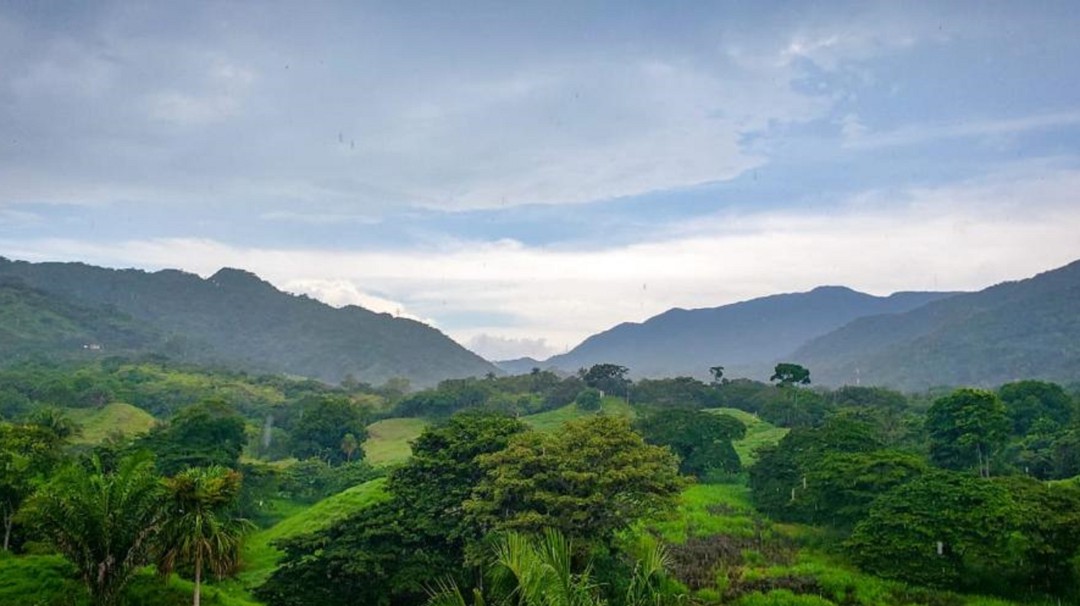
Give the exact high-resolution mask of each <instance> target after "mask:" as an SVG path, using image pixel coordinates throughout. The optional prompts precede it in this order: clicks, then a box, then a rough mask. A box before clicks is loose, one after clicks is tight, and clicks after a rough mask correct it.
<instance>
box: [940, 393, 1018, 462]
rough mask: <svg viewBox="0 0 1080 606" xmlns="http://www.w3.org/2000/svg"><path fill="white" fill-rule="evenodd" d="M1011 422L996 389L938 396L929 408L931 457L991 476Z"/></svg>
mask: <svg viewBox="0 0 1080 606" xmlns="http://www.w3.org/2000/svg"><path fill="white" fill-rule="evenodd" d="M1008 428H1009V421H1008V417H1007V416H1006V414H1005V405H1004V404H1002V403H1001V400H1000V399H999V398H998V397H997V395H995V394H994V393H993V392H990V391H985V390H981V389H971V388H963V389H958V390H956V391H954V392H952V393H951V394H949V395H947V396H944V397H941V398H938V399H937V400H935V401H934V403H933V404H932V405H931V406H930V409H929V410H927V411H926V431H927V433H928V434H929V437H930V459H931V460H932V461H933V462H934V464H935V465H938V466H939V467H943V468H945V469H954V470H960V469H976V470H977V471H978V472H979V475H981V476H983V477H990V470H991V462H992V461H993V458H994V455H995V454H996V453H997V452H998V451H999V450H1000V449H1001V447H1002V446H1003V445H1004V444H1005V439H1006V437H1007V435H1008Z"/></svg>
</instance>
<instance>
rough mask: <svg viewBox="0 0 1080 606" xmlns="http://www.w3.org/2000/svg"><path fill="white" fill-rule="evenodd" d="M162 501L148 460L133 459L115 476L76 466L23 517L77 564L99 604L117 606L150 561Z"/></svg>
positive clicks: (30, 505)
mask: <svg viewBox="0 0 1080 606" xmlns="http://www.w3.org/2000/svg"><path fill="white" fill-rule="evenodd" d="M160 498H161V485H160V484H159V482H158V479H157V477H156V476H155V475H154V473H153V463H152V462H151V461H149V460H147V459H145V458H129V459H127V460H125V461H123V462H122V464H121V465H120V466H119V468H118V469H117V470H116V471H114V472H105V471H103V470H102V469H101V467H100V465H94V466H92V467H91V468H87V467H84V466H78V465H73V466H70V467H68V468H67V469H65V470H64V471H62V472H61V473H59V474H57V475H56V476H55V477H53V479H52V480H51V481H50V482H49V484H48V485H46V486H45V487H43V488H42V489H41V490H40V491H38V492H37V493H36V494H35V495H34V497H33V498H32V499H31V500H30V502H29V503H28V507H27V510H26V511H25V512H24V514H25V516H24V519H26V520H27V521H29V522H30V523H33V524H35V525H36V527H37V528H38V529H40V531H41V532H42V533H43V534H44V535H45V536H46V537H47V538H48V540H49V541H50V542H51V543H52V544H53V545H54V546H55V547H56V548H57V549H58V550H59V551H60V552H61V553H62V554H64V556H65V557H66V558H67V559H68V560H69V561H71V562H72V563H73V564H74V565H75V567H76V569H78V571H79V575H80V576H81V578H82V580H83V583H84V584H85V586H86V588H87V590H88V591H89V593H90V596H91V601H92V602H93V603H94V604H96V605H100V606H112V605H113V604H115V603H117V601H118V600H119V598H120V595H121V592H122V590H123V588H124V586H125V585H126V584H127V583H128V582H129V581H130V580H131V578H132V577H133V575H134V574H135V573H136V571H137V570H138V568H139V567H140V566H143V565H145V564H146V563H147V561H148V557H149V554H150V552H151V549H152V548H153V538H154V534H155V532H156V531H157V530H158V526H159V524H160V522H161V519H162V508H161V503H160Z"/></svg>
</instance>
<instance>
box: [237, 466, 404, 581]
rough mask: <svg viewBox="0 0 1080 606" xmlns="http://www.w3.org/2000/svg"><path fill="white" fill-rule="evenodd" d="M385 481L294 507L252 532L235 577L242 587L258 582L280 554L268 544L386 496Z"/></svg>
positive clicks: (321, 525) (326, 523)
mask: <svg viewBox="0 0 1080 606" xmlns="http://www.w3.org/2000/svg"><path fill="white" fill-rule="evenodd" d="M385 484H386V479H385V478H379V479H377V480H372V481H370V482H365V483H363V484H360V485H359V486H353V487H352V488H350V489H348V490H345V491H343V492H340V493H338V494H336V495H334V496H331V497H327V498H325V499H323V500H321V501H319V502H318V503H315V504H314V505H312V506H310V507H304V506H297V509H296V513H295V514H293V515H291V516H289V517H287V518H285V519H283V520H281V521H280V522H278V523H277V524H274V525H273V526H271V527H270V528H266V529H264V530H260V531H258V532H256V533H254V534H252V535H251V536H249V537H248V538H247V541H246V542H245V543H244V553H243V559H244V570H243V571H242V572H241V573H240V574H239V575H238V577H237V579H238V580H239V582H240V583H241V584H242V585H243V586H244V587H254V586H256V585H259V584H261V583H262V582H263V581H265V580H266V577H268V576H269V575H270V573H271V572H273V570H274V566H276V565H277V561H278V558H280V557H281V551H279V550H278V549H277V548H276V547H274V546H273V545H272V544H271V543H273V542H274V541H277V540H278V539H286V538H289V537H295V536H298V535H302V534H307V533H310V532H315V531H316V530H322V529H323V528H327V527H329V526H330V525H331V524H333V523H334V522H336V521H337V520H340V519H342V518H344V517H345V516H347V515H349V514H350V513H353V512H355V511H358V510H360V509H363V508H364V507H367V506H368V505H371V504H373V503H378V502H379V501H382V500H384V499H386V498H387V495H386V492H385V491H384V489H383V488H384V486H385Z"/></svg>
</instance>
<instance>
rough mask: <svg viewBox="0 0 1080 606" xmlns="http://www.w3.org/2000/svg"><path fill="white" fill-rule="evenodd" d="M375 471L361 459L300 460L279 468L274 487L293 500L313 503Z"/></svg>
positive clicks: (348, 486) (360, 482) (368, 476)
mask: <svg viewBox="0 0 1080 606" xmlns="http://www.w3.org/2000/svg"><path fill="white" fill-rule="evenodd" d="M379 474H380V472H378V471H376V470H375V469H374V468H372V467H371V465H369V464H368V463H367V462H365V461H352V462H349V463H342V464H340V465H336V466H335V465H330V464H329V463H327V462H326V461H324V460H323V459H304V460H302V461H297V462H295V463H293V464H292V465H289V466H288V467H285V468H284V469H283V470H282V471H281V474H280V475H281V477H280V481H279V484H278V488H279V490H280V492H281V493H282V494H283V495H285V496H287V497H288V498H290V499H292V500H294V501H299V502H302V503H314V502H316V501H319V500H321V499H324V498H326V497H329V496H331V495H335V494H337V493H339V492H341V491H343V490H345V489H347V488H350V487H352V486H356V485H357V484H363V483H364V482H367V481H368V480H372V479H374V478H375V477H377V476H378V475H379Z"/></svg>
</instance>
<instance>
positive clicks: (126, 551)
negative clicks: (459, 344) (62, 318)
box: [0, 358, 1080, 606]
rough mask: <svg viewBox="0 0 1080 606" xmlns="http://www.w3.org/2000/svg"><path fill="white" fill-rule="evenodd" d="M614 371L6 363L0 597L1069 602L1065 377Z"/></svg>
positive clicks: (1077, 583) (790, 368)
mask: <svg viewBox="0 0 1080 606" xmlns="http://www.w3.org/2000/svg"><path fill="white" fill-rule="evenodd" d="M629 374H630V371H629V369H628V368H626V367H624V366H621V365H618V364H597V365H594V366H592V367H590V368H586V369H582V370H581V371H580V372H578V373H575V374H573V375H570V376H559V375H557V374H555V373H552V372H547V371H540V370H534V371H532V372H530V373H526V374H523V375H517V376H496V375H493V374H489V375H487V376H484V377H479V378H470V379H453V380H446V381H443V382H441V383H440V384H438V385H437V386H436V387H433V388H430V389H425V390H420V391H413V392H409V391H407V387H406V386H405V385H403V384H402V383H401V382H398V381H390V382H388V383H387V384H384V385H382V386H379V387H373V386H370V385H367V384H363V383H359V382H357V381H354V380H349V381H345V382H343V383H342V384H341V385H338V386H329V385H325V384H322V383H318V382H315V381H310V380H303V379H287V378H281V377H274V376H253V375H247V374H243V373H237V372H231V371H224V370H207V369H202V368H197V367H192V366H185V365H180V364H175V363H171V362H168V361H166V360H163V359H160V358H155V359H141V360H140V359H120V358H107V359H103V360H98V361H94V362H91V363H74V362H63V363H44V362H24V363H21V364H16V365H14V366H11V367H9V368H7V369H4V370H0V415H2V416H3V420H2V421H0V514H2V521H3V526H4V552H5V555H3V556H2V557H0V600H2V601H4V603H12V604H23V603H25V604H31V603H34V604H37V603H44V604H84V603H91V604H117V603H127V604H132V605H139V604H182V603H185V602H187V603H190V602H191V601H192V599H194V597H195V596H196V595H199V596H203V597H205V599H206V600H208V601H212V602H214V603H221V604H233V605H238V606H250V605H253V604H265V605H267V606H277V605H283V606H285V605H287V606H294V605H296V606H300V605H309V604H310V605H314V604H327V605H333V604H356V603H364V604H388V605H393V606H397V605H411V604H416V605H419V604H425V603H430V604H451V603H452V604H459V605H460V604H481V603H484V604H510V603H514V604H523V603H524V604H601V603H603V604H612V605H638V604H641V605H643V604H652V605H661V604H739V605H742V606H748V605H751V606H752V605H757V604H773V605H784V604H815V605H829V604H837V605H840V604H843V605H845V606H855V605H867V606H869V605H871V604H873V605H879V604H880V605H886V606H888V605H892V604H895V605H898V606H899V605H902V604H903V605H907V604H926V605H931V604H932V605H961V604H1006V603H1007V602H1005V601H1004V600H1008V599H1012V600H1017V601H1020V602H1023V603H1040V602H1045V603H1047V604H1050V603H1055V601H1056V600H1059V599H1060V600H1063V601H1072V600H1076V599H1078V597H1080V576H1078V571H1077V569H1076V568H1075V562H1076V561H1077V558H1078V557H1080V552H1078V551H1077V549H1078V545H1080V513H1078V512H1080V482H1078V480H1077V479H1076V478H1077V476H1078V475H1080V454H1078V450H1080V449H1078V447H1080V413H1078V410H1077V394H1076V390H1075V387H1063V386H1060V385H1056V384H1053V383H1048V382H1043V381H1037V380H1023V381H1014V382H1010V383H1006V384H1004V385H1002V386H1000V387H999V388H997V389H995V390H992V391H990V390H980V389H971V388H961V389H948V390H939V391H936V392H928V393H921V394H902V393H899V392H895V391H891V390H887V389H883V388H877V387H856V386H849V387H843V388H840V389H835V390H833V389H824V388H817V387H813V383H812V382H811V373H810V370H809V369H807V368H806V367H803V366H800V365H798V364H790V363H784V364H780V365H777V366H776V368H775V369H774V373H773V376H772V381H771V382H770V383H761V382H757V381H752V380H748V379H729V378H728V377H727V376H725V375H726V373H725V371H724V369H723V368H722V367H720V366H714V367H713V368H712V372H711V374H712V381H711V382H708V383H706V382H703V381H700V380H697V379H693V378H688V377H678V378H667V379H651V380H640V381H637V382H633V381H631V380H630V379H629V378H628V377H629ZM1070 390H1071V391H1070ZM108 423H113V424H116V426H115V427H114V429H115V431H105V430H103V428H102V425H103V424H108ZM89 436H92V437H89ZM410 440H411V448H410V447H409V446H408V442H409V441H410ZM369 451H370V452H371V453H380V455H379V463H380V464H379V465H378V466H374V465H373V464H372V463H371V462H369V461H368V453H369ZM155 577H157V578H155ZM31 594H33V597H31ZM973 594H993V595H997V596H999V597H1000V599H1001V600H1002V601H995V600H996V598H981V597H975V596H974V595H973Z"/></svg>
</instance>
